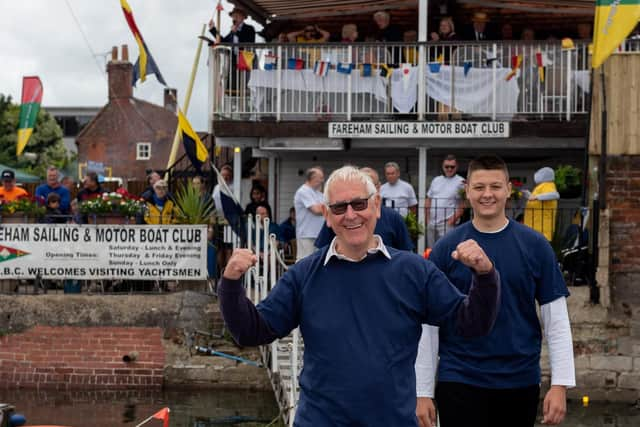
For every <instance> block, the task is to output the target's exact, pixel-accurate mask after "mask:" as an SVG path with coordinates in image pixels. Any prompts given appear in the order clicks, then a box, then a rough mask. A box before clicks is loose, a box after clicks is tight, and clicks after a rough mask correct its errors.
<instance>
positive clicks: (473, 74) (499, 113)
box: [209, 41, 590, 122]
mask: <svg viewBox="0 0 640 427" xmlns="http://www.w3.org/2000/svg"><path fill="white" fill-rule="evenodd" d="M238 46H239V45H234V46H230V45H218V46H216V47H214V48H212V49H210V57H209V73H210V74H209V78H210V88H211V90H210V111H211V112H212V117H213V120H214V122H215V121H227V122H228V121H245V122H246V121H253V122H281V121H288V122H290V121H306V122H323V121H324V122H326V121H352V120H353V121H360V120H377V121H382V120H439V121H443V120H474V121H475V120H477V121H484V120H493V121H496V120H502V121H519V120H529V121H532V120H533V121H538V120H555V121H559V120H561V121H571V120H573V119H574V118H579V117H580V116H582V117H586V113H587V111H588V108H589V106H588V92H589V86H590V85H589V78H590V75H589V55H588V49H587V44H586V43H582V42H577V43H575V47H574V48H572V49H564V48H562V46H561V43H560V42H559V41H549V42H547V41H544V42H542V41H539V42H456V43H455V44H451V43H393V44H391V43H354V44H346V43H327V44H315V43H314V44H293V43H292V44H288V43H285V44H245V45H241V46H240V48H238ZM247 53H250V54H252V55H253V59H252V63H251V64H248V65H249V67H248V68H250V70H246V69H245V70H243V69H241V68H242V65H241V64H239V63H241V62H242V60H243V59H247V61H246V62H249V61H248V57H249V56H251V55H247ZM323 67H325V68H326V70H323V69H322V68H323ZM541 70H542V71H543V73H541ZM349 71H350V72H349ZM385 73H386V74H387V75H385Z"/></svg>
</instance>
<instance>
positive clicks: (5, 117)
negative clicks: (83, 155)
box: [0, 94, 73, 177]
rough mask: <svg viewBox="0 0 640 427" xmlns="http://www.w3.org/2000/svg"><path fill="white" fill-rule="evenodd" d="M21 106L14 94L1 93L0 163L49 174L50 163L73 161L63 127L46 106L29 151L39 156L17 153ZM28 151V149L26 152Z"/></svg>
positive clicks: (39, 116)
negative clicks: (66, 143)
mask: <svg viewBox="0 0 640 427" xmlns="http://www.w3.org/2000/svg"><path fill="white" fill-rule="evenodd" d="M19 117H20V106H19V105H16V104H13V103H12V102H11V96H8V97H5V96H4V95H3V94H0V163H2V164H4V165H7V166H10V167H13V168H16V169H21V170H23V171H25V172H27V173H29V174H32V175H37V176H42V177H44V176H45V175H46V170H47V166H49V165H54V166H57V167H58V168H59V169H66V168H67V167H68V166H69V164H70V163H71V162H72V161H73V156H71V155H70V154H69V153H68V152H67V149H66V148H65V146H64V143H63V141H62V135H63V134H62V129H61V128H60V126H59V125H58V123H57V122H56V121H55V119H54V118H53V117H52V116H51V115H50V114H49V113H48V112H46V111H44V110H43V109H42V108H41V109H40V112H39V113H38V119H37V121H36V125H35V127H34V129H33V134H32V135H31V138H30V139H29V143H28V144H27V147H26V148H25V150H24V151H25V152H31V153H35V154H36V155H37V159H36V161H35V162H34V161H33V160H29V159H27V158H26V157H25V156H24V155H23V156H21V157H19V158H18V157H16V140H17V137H18V120H19ZM23 154H24V153H23Z"/></svg>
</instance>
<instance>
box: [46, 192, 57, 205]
mask: <svg viewBox="0 0 640 427" xmlns="http://www.w3.org/2000/svg"><path fill="white" fill-rule="evenodd" d="M59 201H60V195H59V194H58V193H54V192H51V193H49V194H48V195H47V204H49V203H53V202H59Z"/></svg>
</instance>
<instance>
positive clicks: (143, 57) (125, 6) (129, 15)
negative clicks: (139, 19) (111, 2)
mask: <svg viewBox="0 0 640 427" xmlns="http://www.w3.org/2000/svg"><path fill="white" fill-rule="evenodd" d="M120 6H122V12H123V13H124V18H125V19H126V20H127V24H129V28H130V29H131V32H132V33H133V37H134V38H135V39H136V43H138V51H139V52H140V80H142V81H143V82H144V81H145V79H146V76H147V49H146V48H145V44H144V39H143V38H142V34H140V30H138V26H137V25H136V21H135V19H133V12H132V11H131V7H129V3H127V0H120Z"/></svg>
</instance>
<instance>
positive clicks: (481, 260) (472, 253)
mask: <svg viewBox="0 0 640 427" xmlns="http://www.w3.org/2000/svg"><path fill="white" fill-rule="evenodd" d="M451 257H452V258H453V259H455V260H458V261H460V262H461V263H463V264H464V265H466V266H467V267H470V268H472V269H474V270H475V271H476V273H478V274H485V273H488V272H490V271H491V269H492V268H493V263H492V262H491V260H490V259H489V257H488V256H487V254H485V253H484V251H483V250H482V248H481V247H480V245H478V242H476V241H475V240H473V239H469V240H465V241H464V242H462V243H460V244H459V245H458V246H456V250H455V251H453V252H452V253H451Z"/></svg>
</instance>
